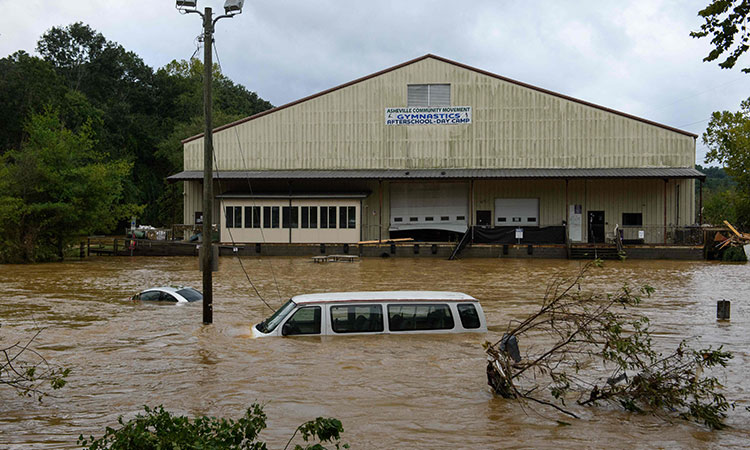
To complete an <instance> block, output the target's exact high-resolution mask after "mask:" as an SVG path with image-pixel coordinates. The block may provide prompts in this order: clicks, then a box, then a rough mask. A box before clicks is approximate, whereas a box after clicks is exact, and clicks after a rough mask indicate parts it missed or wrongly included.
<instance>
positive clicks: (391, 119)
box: [385, 106, 471, 125]
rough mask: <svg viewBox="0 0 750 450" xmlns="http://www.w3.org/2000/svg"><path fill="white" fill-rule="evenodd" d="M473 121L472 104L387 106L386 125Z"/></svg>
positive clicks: (445, 123)
mask: <svg viewBox="0 0 750 450" xmlns="http://www.w3.org/2000/svg"><path fill="white" fill-rule="evenodd" d="M462 123H471V106H428V107H412V108H386V109H385V124H386V125H456V124H462Z"/></svg>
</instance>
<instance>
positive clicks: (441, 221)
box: [390, 183, 469, 233]
mask: <svg viewBox="0 0 750 450" xmlns="http://www.w3.org/2000/svg"><path fill="white" fill-rule="evenodd" d="M468 214H469V185H468V183H393V184H391V224H390V231H399V230H418V229H431V230H447V231H456V232H459V233H463V232H466V230H467V223H468V222H467V219H468Z"/></svg>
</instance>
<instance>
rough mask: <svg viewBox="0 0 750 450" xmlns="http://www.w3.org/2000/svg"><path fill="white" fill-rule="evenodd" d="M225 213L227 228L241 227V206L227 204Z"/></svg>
mask: <svg viewBox="0 0 750 450" xmlns="http://www.w3.org/2000/svg"><path fill="white" fill-rule="evenodd" d="M225 214H226V225H227V228H241V227H242V207H241V206H227V207H226V213H225Z"/></svg>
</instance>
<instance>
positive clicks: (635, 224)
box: [622, 212, 643, 227]
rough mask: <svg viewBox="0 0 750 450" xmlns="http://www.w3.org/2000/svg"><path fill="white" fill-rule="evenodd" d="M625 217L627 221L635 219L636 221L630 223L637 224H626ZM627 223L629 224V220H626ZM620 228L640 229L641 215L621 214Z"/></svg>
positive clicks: (637, 213)
mask: <svg viewBox="0 0 750 450" xmlns="http://www.w3.org/2000/svg"><path fill="white" fill-rule="evenodd" d="M625 217H628V219H634V218H636V217H637V219H638V220H635V221H632V222H638V223H626V221H625ZM627 222H631V220H628V221H627ZM622 226H623V227H642V226H643V213H642V212H632V213H628V212H624V213H622Z"/></svg>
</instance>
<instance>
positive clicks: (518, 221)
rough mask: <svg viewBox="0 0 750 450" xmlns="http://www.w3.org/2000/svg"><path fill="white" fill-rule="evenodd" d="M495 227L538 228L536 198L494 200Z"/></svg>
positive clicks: (537, 202) (537, 200) (537, 204)
mask: <svg viewBox="0 0 750 450" xmlns="http://www.w3.org/2000/svg"><path fill="white" fill-rule="evenodd" d="M495 226H498V227H510V226H514V227H517V226H524V227H538V226H539V199H538V198H496V199H495Z"/></svg>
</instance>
